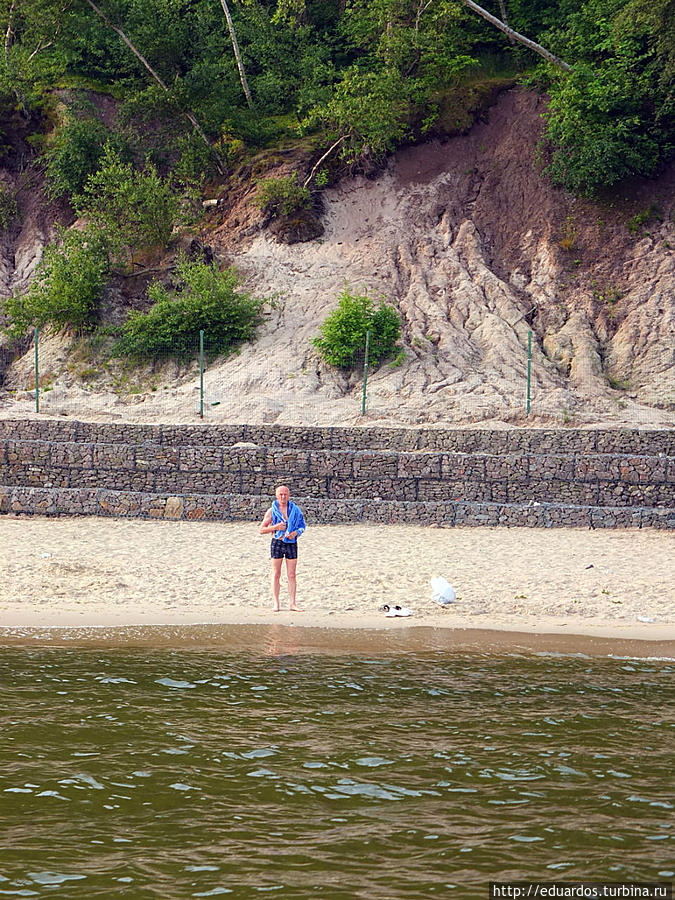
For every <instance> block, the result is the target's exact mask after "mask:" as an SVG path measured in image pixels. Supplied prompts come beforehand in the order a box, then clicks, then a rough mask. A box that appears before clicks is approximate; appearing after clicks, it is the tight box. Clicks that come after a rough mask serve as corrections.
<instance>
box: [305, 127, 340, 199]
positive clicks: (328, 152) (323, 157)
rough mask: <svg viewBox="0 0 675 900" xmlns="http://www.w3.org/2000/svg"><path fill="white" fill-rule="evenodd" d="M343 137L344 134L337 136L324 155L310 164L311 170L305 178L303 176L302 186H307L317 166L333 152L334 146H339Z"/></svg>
mask: <svg viewBox="0 0 675 900" xmlns="http://www.w3.org/2000/svg"><path fill="white" fill-rule="evenodd" d="M345 137H346V135H343V136H342V137H341V138H338V139H337V141H335V143H334V144H331V146H330V147H329V148H328V150H326V152H325V153H324V155H323V156H322V157H321V158H320V159H319V160H317V162H315V163H314V165H313V166H312V170H311V172H310V173H309V175H308V176H307V178H305V180H304V181H303V183H302V186H303V187H307V185H308V184H309V183H310V181H311V180H312V178H313V177H314V173H315V172H316V170H317V169H318V168H319V166H320V165H321V163H322V162H323V161H324V159H326V158H327V157H328V156H330V154H331V153H332V152H333V150H335V148H336V147H339V146H340V144H341V143H342V142H343V141H344V139H345Z"/></svg>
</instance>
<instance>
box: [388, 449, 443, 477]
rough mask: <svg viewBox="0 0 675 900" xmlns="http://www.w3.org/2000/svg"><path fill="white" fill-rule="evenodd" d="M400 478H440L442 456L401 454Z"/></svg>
mask: <svg viewBox="0 0 675 900" xmlns="http://www.w3.org/2000/svg"><path fill="white" fill-rule="evenodd" d="M396 474H397V475H398V477H399V478H411V477H412V478H415V477H418V478H430V479H433V478H440V477H441V455H440V454H439V453H425V452H422V453H399V455H398V470H397V472H396Z"/></svg>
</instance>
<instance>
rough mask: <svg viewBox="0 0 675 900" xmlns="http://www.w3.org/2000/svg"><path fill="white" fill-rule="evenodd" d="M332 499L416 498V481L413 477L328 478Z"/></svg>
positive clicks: (403, 499) (329, 492)
mask: <svg viewBox="0 0 675 900" xmlns="http://www.w3.org/2000/svg"><path fill="white" fill-rule="evenodd" d="M328 496H329V497H330V498H331V499H353V500H357V499H363V498H370V499H380V500H401V501H405V500H416V499H417V496H416V483H415V480H414V479H412V478H400V479H399V478H381V479H375V478H373V479H371V478H368V479H365V478H352V479H340V478H330V477H329V478H328Z"/></svg>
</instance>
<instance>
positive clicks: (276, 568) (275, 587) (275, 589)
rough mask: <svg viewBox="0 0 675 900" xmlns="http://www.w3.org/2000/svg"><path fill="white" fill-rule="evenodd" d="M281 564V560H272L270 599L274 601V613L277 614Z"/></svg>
mask: <svg viewBox="0 0 675 900" xmlns="http://www.w3.org/2000/svg"><path fill="white" fill-rule="evenodd" d="M282 562H283V560H282V559H273V560H272V579H271V580H272V599H273V600H274V611H275V612H279V581H280V579H281V563H282Z"/></svg>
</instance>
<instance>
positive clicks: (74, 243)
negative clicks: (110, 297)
mask: <svg viewBox="0 0 675 900" xmlns="http://www.w3.org/2000/svg"><path fill="white" fill-rule="evenodd" d="M109 271H110V263H109V258H108V247H107V242H106V239H105V236H104V235H103V233H102V232H101V231H99V230H97V229H95V228H88V229H87V230H86V231H83V232H82V231H68V232H65V233H64V235H63V239H62V243H61V244H60V245H56V244H54V245H51V246H49V247H47V248H46V250H45V253H44V257H43V259H42V262H41V263H40V265H39V266H38V269H37V272H36V274H35V278H34V280H33V282H32V283H31V286H30V288H29V290H28V292H27V293H26V294H14V295H13V296H12V297H9V298H7V299H6V300H5V301H3V309H4V312H5V315H7V316H8V317H9V319H10V320H11V325H10V326H9V328H8V331H9V332H10V334H12V335H14V336H16V337H19V336H21V335H23V334H25V333H26V331H27V330H28V329H29V328H30V327H31V326H38V327H41V326H42V325H52V326H54V327H55V328H64V327H66V326H70V327H73V328H75V329H76V330H78V331H85V330H87V329H88V328H91V327H93V325H94V312H95V308H96V304H97V303H98V301H99V300H100V299H101V296H102V294H103V289H104V287H105V285H106V282H107V280H108V273H109Z"/></svg>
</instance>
